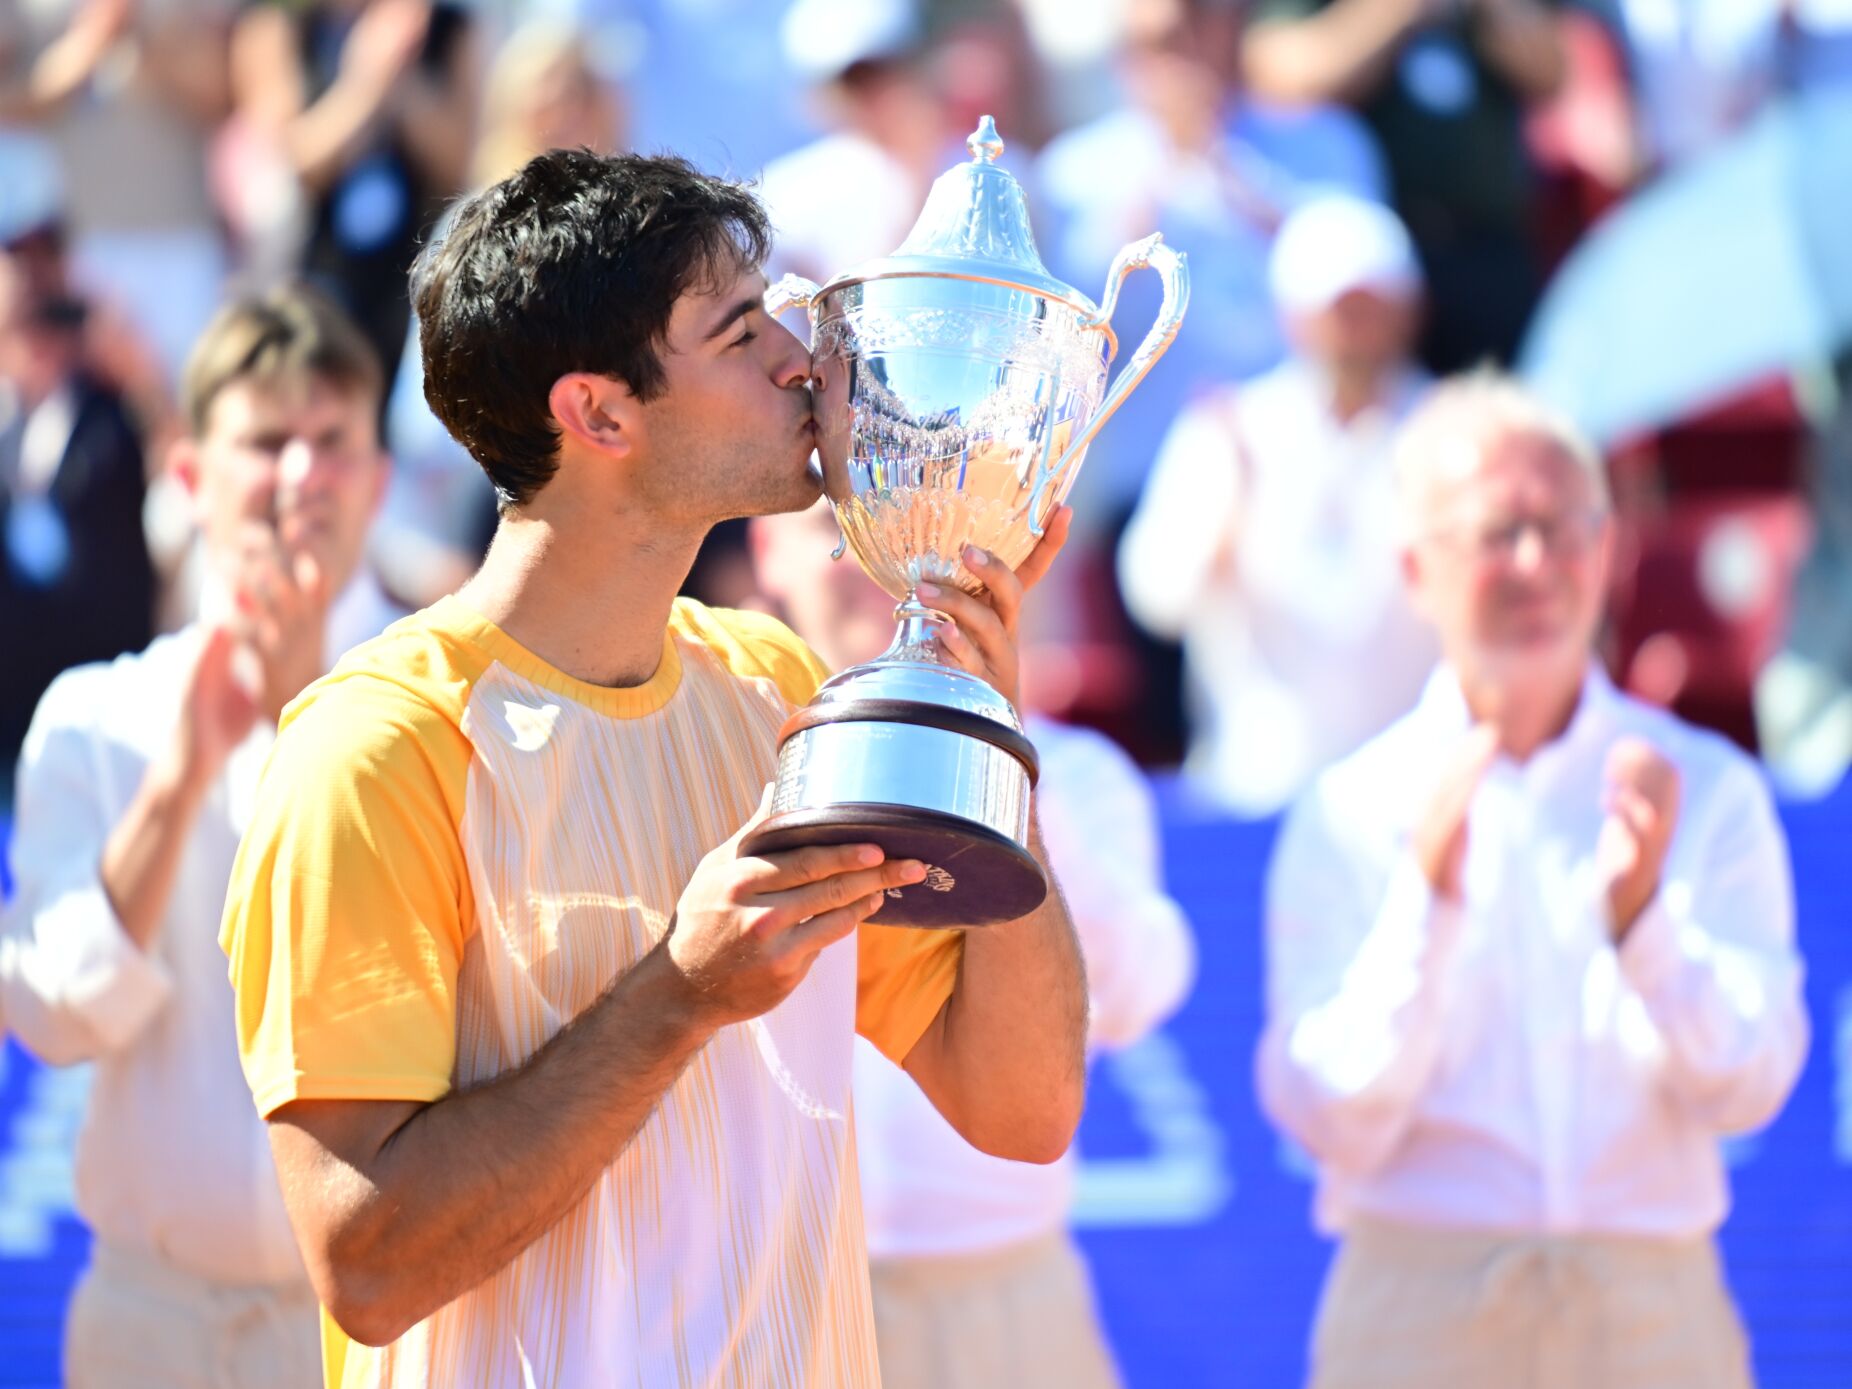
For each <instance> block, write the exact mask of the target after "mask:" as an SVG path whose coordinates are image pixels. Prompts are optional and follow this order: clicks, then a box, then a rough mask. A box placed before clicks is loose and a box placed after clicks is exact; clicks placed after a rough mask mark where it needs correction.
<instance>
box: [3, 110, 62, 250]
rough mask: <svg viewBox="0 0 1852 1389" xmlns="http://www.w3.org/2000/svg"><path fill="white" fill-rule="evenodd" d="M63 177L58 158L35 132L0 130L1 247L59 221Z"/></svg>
mask: <svg viewBox="0 0 1852 1389" xmlns="http://www.w3.org/2000/svg"><path fill="white" fill-rule="evenodd" d="M63 211H64V180H63V178H62V177H60V175H59V172H58V157H57V156H56V155H55V154H53V153H52V149H51V146H50V145H49V144H48V143H46V141H44V140H43V139H41V138H40V137H38V136H36V135H26V134H21V133H18V132H14V131H6V130H0V246H5V245H8V244H9V243H11V242H14V241H17V240H18V239H19V238H20V237H22V236H24V235H26V233H27V232H33V231H37V230H39V228H41V227H45V226H49V225H50V224H51V223H53V222H55V221H57V220H58V218H59V217H60V216H61V215H62V214H63Z"/></svg>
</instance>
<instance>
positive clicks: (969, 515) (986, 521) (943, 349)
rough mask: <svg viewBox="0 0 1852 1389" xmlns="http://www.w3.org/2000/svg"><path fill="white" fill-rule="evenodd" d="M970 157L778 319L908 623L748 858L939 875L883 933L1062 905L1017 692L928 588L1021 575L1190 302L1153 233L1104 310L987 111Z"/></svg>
mask: <svg viewBox="0 0 1852 1389" xmlns="http://www.w3.org/2000/svg"><path fill="white" fill-rule="evenodd" d="M967 144H968V146H969V148H970V150H971V160H970V162H969V163H965V164H959V165H957V166H955V167H953V168H952V169H950V170H948V171H947V172H946V173H944V174H942V175H941V176H940V177H939V179H938V181H937V182H936V183H934V184H933V186H932V191H931V193H930V194H928V196H927V199H926V206H925V208H924V209H923V210H922V211H921V213H920V217H919V221H918V222H917V223H916V224H915V226H914V228H913V230H912V232H911V233H910V234H909V235H908V237H907V239H906V241H905V242H903V243H902V244H901V247H900V249H899V250H898V251H896V252H895V253H894V254H893V255H891V256H889V257H886V258H885V259H882V260H877V261H875V262H873V263H872V264H868V265H864V266H862V267H860V268H859V269H857V270H855V271H853V272H851V273H848V274H843V275H838V276H837V277H836V278H835V279H832V280H831V281H830V282H829V283H828V284H826V285H823V286H818V285H815V284H813V283H811V282H810V281H809V280H805V279H801V278H799V277H797V276H787V277H786V278H785V279H783V280H781V281H779V283H778V284H776V285H774V286H772V288H771V289H770V290H769V291H768V292H767V294H766V298H765V306H766V310H767V312H769V313H772V314H778V313H782V312H784V311H785V310H786V309H789V308H799V307H808V309H809V310H810V323H811V344H812V358H813V369H814V373H815V379H814V381H813V383H812V391H813V394H814V399H815V408H816V414H817V426H818V435H819V437H818V443H817V457H818V460H819V461H820V463H821V465H822V469H823V486H824V491H825V493H826V494H827V495H828V497H829V499H830V501H831V502H832V503H833V504H834V506H835V508H836V518H837V522H838V524H839V525H840V526H841V529H842V535H843V540H844V543H845V544H846V545H847V547H848V548H849V549H851V550H853V551H854V552H855V557H856V559H857V560H859V561H860V562H861V565H862V568H863V569H865V570H867V571H868V574H869V576H870V577H871V578H872V579H874V581H875V582H876V583H878V584H879V585H881V587H882V588H884V589H886V590H887V591H888V592H889V593H891V594H892V595H893V596H894V597H895V598H896V599H898V600H899V603H900V606H899V607H897V608H896V609H895V610H894V616H895V618H896V619H897V620H898V621H899V623H900V630H899V632H898V633H897V634H896V636H895V638H894V644H893V645H892V646H890V647H889V648H888V649H887V651H885V652H884V653H883V654H882V655H881V656H880V657H878V658H877V659H875V660H873V661H870V662H867V663H866V664H863V665H858V666H853V667H851V668H850V669H848V670H845V671H843V672H842V673H840V674H839V675H836V676H834V677H833V678H832V679H830V680H828V681H827V682H825V684H824V685H823V687H822V688H821V689H820V690H819V691H818V692H817V696H816V698H815V699H814V700H813V701H812V702H811V703H810V704H808V705H806V706H805V707H804V708H803V709H800V710H798V711H797V713H796V714H794V715H793V716H792V717H791V719H790V720H789V721H788V722H787V723H786V724H785V726H784V729H783V730H782V732H781V734H780V745H779V755H778V783H777V787H776V789H775V791H774V793H773V797H772V807H771V814H770V816H769V818H768V819H767V820H766V821H765V823H764V824H763V825H761V826H760V827H759V828H758V829H757V830H756V831H754V833H753V834H752V836H751V837H750V838H749V839H748V840H747V841H746V846H745V847H746V848H747V851H748V852H753V853H760V852H767V851H774V850H779V849H789V848H795V847H798V846H800V845H804V844H843V843H863V842H869V843H877V844H880V845H881V846H882V847H883V848H884V849H886V851H887V853H888V856H889V857H890V858H915V859H919V860H921V861H922V862H924V863H926V864H927V865H928V867H927V875H926V879H925V881H924V882H922V883H918V884H915V885H913V886H910V887H907V888H904V889H897V890H894V891H890V893H889V897H890V900H889V902H888V903H887V905H886V906H885V907H883V908H882V910H881V914H880V916H879V917H878V918H877V919H878V920H879V921H881V922H882V923H883V924H893V925H908V926H953V925H957V926H979V925H986V924H989V923H991V922H996V921H1007V920H1010V919H1012V918H1015V917H1018V916H1021V915H1023V914H1024V913H1025V912H1028V911H1031V910H1033V909H1034V908H1035V907H1036V906H1037V905H1038V904H1039V903H1040V902H1041V901H1042V899H1043V898H1044V897H1045V896H1046V895H1047V892H1048V882H1047V879H1046V878H1045V877H1044V876H1043V873H1042V869H1041V866H1040V865H1039V864H1038V863H1037V862H1036V861H1035V858H1034V857H1033V856H1032V855H1031V854H1030V853H1029V850H1028V847H1027V840H1028V832H1029V793H1030V789H1031V787H1032V786H1033V785H1034V783H1035V779H1036V774H1037V764H1036V755H1035V748H1034V747H1033V745H1032V744H1031V743H1030V742H1029V740H1028V738H1026V737H1025V736H1024V735H1023V730H1022V723H1021V721H1020V720H1019V719H1018V718H1017V715H1016V710H1015V709H1014V708H1012V707H1011V705H1010V702H1009V701H1008V700H1007V699H1005V698H1004V697H1003V696H1002V695H1001V694H999V693H997V691H996V690H995V689H993V688H992V687H991V686H990V685H988V684H987V683H985V682H984V681H983V680H980V679H978V678H977V677H976V676H973V675H970V674H968V673H966V672H965V671H963V670H960V669H958V668H956V667H955V666H951V665H948V664H946V663H945V662H944V661H943V660H942V659H941V658H940V655H939V650H938V648H937V646H936V645H935V644H934V642H933V639H932V638H933V629H934V627H935V625H936V624H937V623H939V622H941V621H943V620H944V619H943V618H942V616H941V615H940V614H938V613H935V612H933V611H932V610H931V609H929V608H926V607H924V606H923V605H922V604H921V603H920V601H919V598H918V595H917V594H916V593H915V588H916V587H917V586H918V585H919V584H921V583H934V584H940V585H945V586H948V587H949V586H951V585H957V586H958V587H960V588H962V589H964V590H965V591H967V592H969V593H979V592H981V591H982V587H983V586H982V585H981V584H980V583H979V582H978V581H977V579H976V578H975V576H973V575H972V574H971V573H970V572H969V571H968V570H967V569H966V568H965V567H964V564H963V563H962V560H961V555H962V553H963V550H964V547H965V545H966V544H974V545H978V546H980V547H982V548H983V549H985V550H988V551H989V552H990V553H991V554H992V555H994V556H996V557H997V558H998V559H999V560H1001V561H1002V562H1003V563H1005V564H1007V565H1009V566H1010V567H1011V568H1012V569H1014V568H1015V567H1016V566H1018V565H1020V564H1021V563H1022V561H1023V560H1024V559H1025V558H1026V557H1027V556H1028V554H1029V552H1030V550H1032V549H1033V548H1034V546H1035V543H1036V541H1037V539H1038V538H1039V537H1040V536H1041V535H1042V531H1043V527H1044V525H1045V523H1046V522H1047V520H1048V517H1049V514H1050V512H1052V511H1053V510H1054V509H1055V507H1057V506H1058V505H1060V503H1061V501H1062V499H1063V498H1064V497H1065V496H1066V495H1067V492H1068V489H1069V488H1070V487H1071V486H1072V485H1073V482H1074V478H1075V475H1076V474H1077V473H1078V472H1079V469H1080V462H1081V458H1082V456H1083V455H1084V454H1085V453H1086V451H1087V445H1088V443H1089V442H1091V440H1092V439H1093V436H1094V435H1095V434H1097V433H1098V432H1099V428H1100V426H1101V425H1102V424H1104V423H1105V422H1106V420H1107V418H1108V417H1109V416H1110V415H1111V414H1112V413H1113V411H1115V410H1117V409H1118V408H1119V406H1120V405H1121V404H1123V403H1124V401H1125V398H1126V397H1127V396H1128V395H1130V394H1131V392H1132V390H1133V389H1134V388H1135V387H1136V386H1137V385H1138V383H1139V382H1140V381H1141V380H1143V379H1144V375H1145V373H1146V372H1148V371H1150V370H1151V366H1152V363H1154V362H1155V361H1157V359H1158V358H1159V357H1160V356H1162V355H1163V353H1164V350H1165V349H1166V348H1167V347H1169V346H1170V343H1171V340H1172V339H1173V338H1175V337H1176V335H1177V328H1178V325H1179V324H1180V323H1181V322H1182V321H1183V311H1184V308H1185V306H1186V305H1187V304H1188V302H1189V297H1190V281H1189V270H1188V267H1187V265H1186V263H1185V260H1184V257H1183V255H1182V253H1181V252H1179V251H1176V250H1174V249H1173V248H1171V247H1169V246H1166V245H1164V244H1163V241H1162V240H1161V238H1160V237H1158V236H1156V235H1152V236H1148V237H1146V238H1145V239H1144V240H1142V241H1138V242H1134V243H1133V244H1132V245H1130V246H1127V247H1126V248H1125V249H1124V250H1122V251H1120V252H1119V255H1118V256H1117V258H1116V259H1115V260H1114V261H1113V265H1112V269H1111V271H1110V272H1108V274H1107V278H1106V293H1105V296H1104V298H1103V299H1102V300H1101V302H1100V304H1099V305H1098V306H1097V307H1095V305H1094V304H1093V303H1092V302H1091V301H1090V300H1089V299H1088V298H1087V297H1086V296H1085V295H1083V294H1080V293H1079V292H1077V291H1076V290H1074V289H1072V288H1070V287H1069V286H1067V285H1064V284H1062V283H1061V282H1060V281H1059V280H1057V279H1055V278H1054V277H1053V276H1052V275H1050V274H1049V273H1048V270H1047V268H1046V267H1045V266H1043V264H1042V259H1041V257H1040V256H1039V255H1038V254H1037V253H1036V249H1035V238H1034V236H1033V235H1032V234H1031V232H1030V230H1029V213H1028V206H1027V204H1026V202H1025V200H1024V198H1023V192H1022V188H1021V187H1020V185H1018V184H1017V182H1016V180H1015V179H1014V178H1012V177H1011V176H1010V174H1009V173H1008V172H1007V171H1006V170H1004V169H1002V168H1000V167H998V165H997V163H996V159H997V156H999V155H1000V154H1002V153H1003V142H1002V141H1001V140H1000V139H998V138H997V128H996V124H995V123H994V122H993V121H992V120H991V118H990V117H989V116H986V117H984V119H983V120H982V121H981V122H980V123H979V125H978V129H977V132H976V133H975V134H974V135H972V136H971V138H970V140H969V141H968V142H967ZM1146 267H1150V268H1152V269H1154V270H1156V271H1157V272H1158V274H1159V276H1160V277H1161V278H1162V281H1163V287H1164V301H1163V305H1162V307H1161V309H1160V310H1159V312H1158V317H1157V321H1156V322H1155V323H1154V324H1153V325H1152V327H1151V331H1150V332H1148V333H1147V334H1146V335H1145V340H1144V341H1143V342H1142V343H1140V344H1139V346H1138V351H1137V352H1135V353H1133V355H1132V359H1131V360H1130V361H1129V362H1128V363H1127V364H1126V365H1125V367H1124V368H1123V369H1122V370H1121V371H1120V373H1119V375H1118V378H1117V379H1116V380H1115V381H1113V383H1112V387H1111V389H1110V390H1109V389H1108V388H1107V384H1106V368H1107V364H1108V363H1110V362H1111V361H1112V359H1113V356H1114V354H1115V353H1116V352H1117V351H1118V340H1117V338H1116V337H1115V336H1114V335H1113V331H1112V315H1113V309H1114V307H1115V306H1116V304H1117V302H1118V298H1119V287H1120V285H1121V284H1122V283H1123V282H1124V280H1125V277H1126V276H1127V275H1129V274H1131V273H1132V271H1134V270H1140V269H1144V268H1146ZM841 555H842V550H841V548H840V547H839V548H838V550H837V553H836V557H837V558H839V559H840V558H841Z"/></svg>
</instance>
